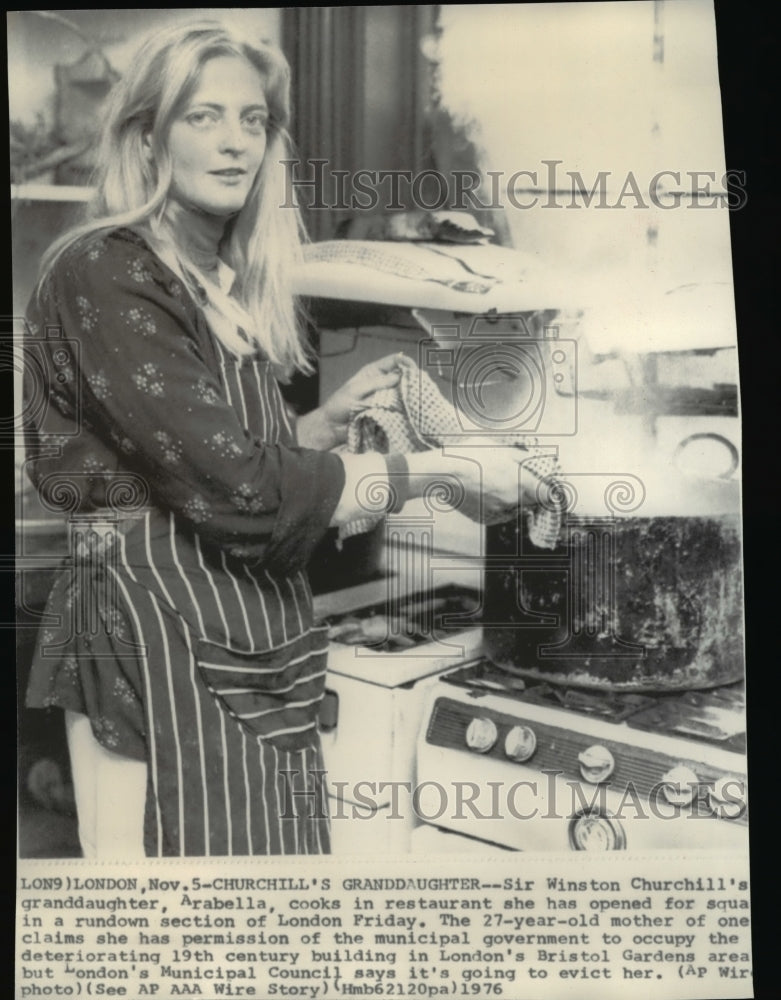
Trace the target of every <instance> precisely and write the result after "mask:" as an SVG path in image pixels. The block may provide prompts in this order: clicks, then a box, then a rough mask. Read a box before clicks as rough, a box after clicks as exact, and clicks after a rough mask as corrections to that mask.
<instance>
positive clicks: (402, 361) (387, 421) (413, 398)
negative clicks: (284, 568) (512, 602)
mask: <svg viewBox="0 0 781 1000" xmlns="http://www.w3.org/2000/svg"><path fill="white" fill-rule="evenodd" d="M398 367H399V369H400V372H401V378H400V379H399V382H398V384H397V385H396V386H394V387H393V388H390V389H381V390H379V391H378V392H375V393H374V395H373V396H372V397H371V402H370V405H369V406H368V407H367V408H366V409H363V410H360V411H359V412H358V413H356V414H355V415H354V416H353V418H352V419H351V421H350V424H349V427H348V430H347V451H348V452H353V453H354V454H359V453H362V452H367V451H378V452H382V453H385V454H387V453H388V452H418V451H428V450H430V449H432V448H437V447H440V446H442V445H458V444H461V443H463V442H464V441H465V440H466V439H467V438H469V437H471V436H472V435H470V434H468V433H465V432H464V429H463V427H462V426H461V424H460V423H459V421H458V417H457V416H456V412H455V409H454V407H453V404H452V403H449V402H448V401H447V400H446V399H445V397H444V396H443V395H442V393H441V392H440V391H439V389H438V388H437V386H436V385H435V383H434V381H433V380H432V378H431V376H430V375H429V374H428V373H427V372H425V371H421V369H420V368H418V366H417V365H416V364H415V362H414V361H413V360H412V359H411V358H407V357H405V356H404V355H399V358H398ZM489 444H490V442H489V440H486V446H489ZM495 444H496V445H497V446H507V445H514V446H515V447H517V448H521V449H523V450H524V451H525V452H527V453H528V458H526V459H524V462H523V465H524V467H525V468H526V469H528V470H529V471H531V472H532V473H533V474H534V475H535V476H537V477H538V478H539V479H540V485H541V490H540V493H541V494H542V495H546V498H548V503H547V504H546V506H541V505H538V506H535V507H532V508H530V509H525V510H524V516H525V518H526V522H527V527H528V531H529V539H530V540H531V542H532V544H534V545H536V546H537V547H538V548H545V549H552V548H555V547H556V543H557V542H558V538H559V531H560V528H561V511H560V510H559V509H558V507H556V506H555V504H554V503H553V502H552V501H553V494H555V492H556V491H554V490H551V488H550V487H551V478H552V477H554V476H555V474H556V472H557V470H558V465H557V462H556V458H555V456H554V455H552V454H550V453H549V452H546V451H545V450H544V449H542V448H538V447H537V446H536V443H535V444H532V443H531V441H530V438H529V436H528V435H527V434H521V433H516V434H508V435H502V438H501V439H496V441H495ZM544 481H547V482H544ZM482 507H483V505H482V504H480V503H479V501H474V500H471V499H470V498H464V501H463V502H461V503H460V504H459V505H458V509H459V510H460V511H461V512H462V513H463V514H465V515H466V516H467V517H470V518H471V519H472V520H473V521H481V522H482V523H483V524H499V523H501V522H502V521H509V520H511V519H512V518H513V517H515V516H516V515H517V511H518V506H517V505H513V506H511V507H507V508H506V509H505V510H503V511H500V512H498V513H493V512H492V513H491V514H489V513H488V512H486V511H484V510H483V509H482ZM379 520H381V518H377V517H366V518H360V519H357V520H355V521H351V522H350V523H349V524H345V525H342V527H341V528H340V531H339V537H340V538H346V537H350V536H352V535H356V534H361V533H362V532H365V531H370V530H371V529H372V528H373V527H374V526H375V525H376V524H377V523H378V521H379Z"/></svg>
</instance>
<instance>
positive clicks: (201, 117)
mask: <svg viewBox="0 0 781 1000" xmlns="http://www.w3.org/2000/svg"><path fill="white" fill-rule="evenodd" d="M216 121H217V116H216V115H215V114H214V112H213V111H191V112H190V114H189V115H187V122H188V123H189V124H190V125H194V126H195V128H208V127H209V126H210V125H213V124H214V123H215V122H216Z"/></svg>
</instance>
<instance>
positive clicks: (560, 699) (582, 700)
mask: <svg viewBox="0 0 781 1000" xmlns="http://www.w3.org/2000/svg"><path fill="white" fill-rule="evenodd" d="M442 680H443V681H445V682H446V683H448V684H454V685H456V686H458V687H464V688H468V689H470V690H472V691H473V692H474V696H475V697H479V696H480V694H481V693H482V692H484V691H491V692H494V693H496V694H501V695H505V696H506V697H508V698H514V699H516V700H518V701H524V702H528V703H531V704H535V705H548V706H550V707H552V708H560V709H563V710H565V711H569V712H574V713H576V714H578V715H587V716H590V717H594V718H601V719H605V720H607V721H610V722H616V723H618V722H624V721H626V722H627V725H628V726H630V727H631V728H635V729H644V730H650V731H651V732H658V733H666V734H667V735H675V736H683V737H685V738H687V739H693V740H698V741H700V742H705V743H712V744H716V745H718V746H721V747H723V748H724V749H729V750H736V751H739V752H745V748H746V736H745V717H744V705H745V696H744V690H743V684H742V683H738V684H732V685H729V686H727V687H723V688H715V689H709V690H705V691H686V692H684V693H680V692H677V693H671V694H658V695H657V694H633V693H629V692H624V691H595V690H590V689H581V688H575V687H570V688H563V687H560V686H559V685H553V684H548V683H547V682H545V681H538V680H532V679H529V678H527V679H526V680H524V679H522V678H521V677H518V676H516V675H514V674H509V673H507V672H506V671H504V670H502V668H501V667H497V666H495V665H494V664H493V663H491V661H490V660H486V659H481V660H478V661H476V662H474V663H470V664H466V665H465V666H463V667H459V668H458V669H457V670H453V671H451V672H450V673H448V674H445V675H444V676H443V677H442Z"/></svg>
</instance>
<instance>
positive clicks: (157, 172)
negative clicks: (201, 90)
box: [39, 20, 311, 373]
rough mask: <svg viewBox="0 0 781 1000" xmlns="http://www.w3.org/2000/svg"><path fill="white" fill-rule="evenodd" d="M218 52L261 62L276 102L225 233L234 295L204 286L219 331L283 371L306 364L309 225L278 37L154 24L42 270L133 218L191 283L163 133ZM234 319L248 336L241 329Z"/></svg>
mask: <svg viewBox="0 0 781 1000" xmlns="http://www.w3.org/2000/svg"><path fill="white" fill-rule="evenodd" d="M220 55H234V56H240V57H243V58H244V59H246V60H247V61H248V62H249V63H250V64H251V65H252V66H254V67H255V68H256V69H257V70H258V71H259V73H260V74H261V76H262V78H263V80H264V85H265V97H266V102H267V104H268V109H269V123H268V138H267V146H266V153H265V156H264V158H263V163H262V165H261V167H260V170H259V171H258V174H257V176H256V178H255V182H254V184H253V186H252V189H251V191H250V193H249V196H248V197H247V201H246V203H245V204H244V207H243V208H242V209H241V211H240V212H239V213H238V214H237V215H236V216H234V217H233V219H231V220H230V221H229V223H228V225H227V227H226V232H225V237H224V239H223V242H222V245H221V255H222V257H223V258H224V260H225V262H226V263H227V264H228V265H229V266H230V267H231V268H233V270H234V271H235V272H236V282H235V285H234V289H233V296H232V297H231V298H229V297H228V296H227V295H225V294H224V293H222V292H221V291H220V289H219V288H218V286H217V285H216V283H212V282H210V281H209V280H208V279H206V280H204V279H203V278H202V277H201V276H199V278H198V281H199V282H200V284H201V285H203V286H205V288H206V291H207V296H208V300H209V305H208V307H207V312H209V313H210V318H211V319H213V320H215V322H213V323H212V326H213V329H214V332H215V334H216V335H217V336H218V337H219V338H220V340H221V341H222V342H223V343H224V344H225V345H226V346H227V347H228V348H229V349H230V350H231V351H233V352H234V353H236V354H239V355H241V354H245V353H248V352H250V351H253V350H255V349H256V347H260V348H261V349H262V350H263V352H264V353H265V354H266V356H267V357H268V358H269V360H270V361H272V362H273V363H274V364H275V365H276V366H277V368H278V369H280V370H282V371H284V372H288V373H289V372H290V371H292V370H293V369H295V368H297V369H299V370H301V371H310V370H311V365H310V363H309V360H308V357H307V350H306V347H305V344H304V342H303V340H302V337H301V332H300V330H301V324H300V319H299V311H298V306H297V303H296V300H295V297H294V295H293V292H292V285H291V278H292V275H291V272H292V269H293V267H294V265H295V264H296V263H297V262H298V261H300V259H301V242H302V240H304V239H305V238H306V237H305V233H304V230H303V225H302V223H301V217H300V214H299V212H298V210H297V209H296V208H294V207H290V195H289V191H286V187H287V185H286V183H285V176H284V167H283V165H282V163H281V162H280V161H282V160H284V159H289V158H290V155H291V148H292V147H291V142H290V137H289V135H288V133H287V126H288V123H289V120H290V69H289V66H288V64H287V61H286V59H285V57H284V55H283V54H282V53H281V52H280V50H279V49H278V48H277V47H276V46H274V45H273V44H272V43H270V42H268V41H265V40H263V41H259V42H249V41H247V40H246V39H244V38H240V37H239V36H238V34H237V33H236V31H234V30H232V29H231V28H230V27H228V26H227V25H226V24H223V23H222V22H220V21H213V20H204V21H198V22H194V23H193V22H191V23H188V24H185V25H175V26H172V27H169V28H167V29H164V30H162V31H156V32H155V33H154V34H152V35H151V36H150V37H149V38H148V39H147V40H146V41H145V42H144V43H143V44H142V46H141V48H140V49H139V51H138V52H137V54H136V56H135V58H134V59H133V60H132V61H131V64H130V66H129V68H128V69H127V71H126V72H125V74H124V76H123V77H122V79H121V80H120V81H119V83H117V85H116V87H115V88H114V91H113V92H112V94H111V96H110V97H109V100H108V105H107V108H106V119H105V122H104V126H103V132H102V138H101V142H100V147H99V151H98V158H97V166H96V169H95V175H94V184H95V187H96V194H95V197H94V198H93V200H92V202H91V203H90V204H89V206H88V209H87V212H88V217H87V221H86V222H84V223H83V224H81V225H79V226H77V227H75V228H74V229H72V230H70V231H69V232H68V233H66V234H65V235H64V236H62V237H60V239H58V240H57V241H56V242H55V243H54V244H53V245H52V246H51V247H50V248H49V250H48V251H47V253H46V255H45V257H44V259H43V262H42V274H43V275H44V276H45V275H46V274H47V273H48V272H49V271H50V269H51V268H52V267H53V265H54V264H55V263H56V261H57V260H58V259H59V257H60V256H61V255H62V253H63V252H64V251H66V250H67V249H68V248H70V247H72V246H74V244H77V243H79V242H81V241H82V240H84V239H85V238H88V237H90V236H92V235H93V234H95V233H97V232H99V231H101V230H107V229H115V228H118V227H122V226H128V227H134V228H135V229H137V230H140V231H141V232H142V233H143V235H144V236H145V237H146V238H147V239H148V240H149V242H150V244H151V245H152V247H153V248H154V249H155V250H156V251H157V252H158V253H159V254H160V255H161V256H162V257H163V258H164V259H165V261H166V263H169V264H170V265H171V266H172V267H173V268H174V270H176V271H177V272H178V273H179V275H180V277H182V278H183V279H184V281H185V284H186V285H187V286H188V287H189V288H190V289H191V290H193V291H194V290H195V279H194V278H193V277H192V275H191V273H190V268H191V266H192V262H191V261H189V260H188V259H187V256H186V251H185V249H184V248H183V247H182V246H179V245H178V244H175V245H174V244H171V243H170V239H171V238H170V236H167V235H166V233H165V229H164V228H163V227H161V226H160V221H161V219H162V218H163V215H164V213H165V209H166V203H167V199H168V192H169V189H170V186H171V175H172V170H171V161H170V157H169V155H168V150H167V138H168V134H169V130H170V127H171V124H172V122H173V119H174V116H175V115H176V114H177V113H178V111H179V109H180V108H181V106H182V103H183V102H185V101H186V100H187V99H188V97H189V95H190V94H191V93H192V91H193V89H194V87H195V85H196V82H197V79H198V74H199V73H200V70H201V68H202V67H203V65H204V63H205V62H206V61H207V60H209V59H211V58H213V57H215V56H220ZM150 148H151V154H152V155H151V157H150V155H149V150H150ZM285 199H287V200H285ZM283 205H284V207H283ZM166 240H168V243H167V245H166ZM39 288H40V285H39ZM237 324H238V325H240V326H242V327H243V328H244V331H245V333H246V334H247V336H248V337H249V338H250V340H251V343H247V341H245V340H244V339H243V338H242V337H240V336H239V334H238V332H237V331H236V325H237Z"/></svg>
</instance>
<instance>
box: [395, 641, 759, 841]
mask: <svg viewBox="0 0 781 1000" xmlns="http://www.w3.org/2000/svg"><path fill="white" fill-rule="evenodd" d="M427 699H428V700H427V703H426V707H425V709H424V713H423V721H422V725H421V730H420V734H419V738H418V749H417V755H416V765H417V773H416V782H417V790H418V810H417V812H418V819H420V820H422V821H423V825H421V826H420V828H419V830H416V831H415V833H414V835H413V842H412V849H413V850H415V851H427V852H428V851H431V850H437V851H443V850H444V851H482V852H485V851H486V850H487V849H488V848H489V847H490V845H493V848H501V849H505V850H525V851H529V850H545V851H569V850H621V849H628V850H649V849H650V850H659V849H668V850H670V849H672V850H681V849H698V850H702V849H705V850H708V849H727V850H729V849H733V848H734V849H745V848H746V847H747V810H746V804H745V792H746V763H745V703H744V690H743V684H742V683H736V684H731V685H726V686H723V687H721V688H714V689H711V690H705V691H686V692H677V693H669V694H648V693H645V692H643V693H633V692H623V691H622V692H612V691H593V690H584V689H579V688H566V687H561V686H558V685H554V684H551V683H548V682H545V681H536V680H529V679H525V678H522V677H520V676H516V675H514V674H513V673H512V672H511V671H508V670H506V669H502V668H498V667H496V666H495V665H494V664H493V663H492V662H490V661H489V660H486V659H479V658H478V659H475V661H473V662H472V663H469V664H467V665H464V666H461V667H459V668H457V669H454V670H453V671H450V672H448V673H447V674H445V675H442V676H441V677H440V678H439V679H438V682H437V684H436V686H432V688H431V689H430V690H429V691H428V693H427Z"/></svg>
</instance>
